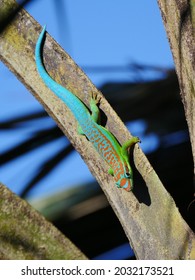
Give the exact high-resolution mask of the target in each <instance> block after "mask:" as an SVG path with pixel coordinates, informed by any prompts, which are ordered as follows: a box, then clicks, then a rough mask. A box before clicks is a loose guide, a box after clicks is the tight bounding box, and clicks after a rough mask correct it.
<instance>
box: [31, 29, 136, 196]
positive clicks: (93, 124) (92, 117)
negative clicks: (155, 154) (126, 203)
mask: <svg viewBox="0 0 195 280" xmlns="http://www.w3.org/2000/svg"><path fill="white" fill-rule="evenodd" d="M45 34H46V26H44V27H43V29H42V31H41V33H40V35H39V37H38V40H37V43H36V47H35V61H36V67H37V71H38V73H39V75H40V77H41V78H42V80H43V82H44V83H45V85H46V86H47V87H48V88H49V89H50V90H51V91H52V92H53V93H54V94H55V95H57V97H58V98H60V99H61V100H62V101H63V102H64V103H65V104H66V106H67V107H68V108H69V109H70V111H71V112H72V114H73V115H74V117H75V119H76V120H77V122H78V133H79V134H81V135H85V136H86V138H87V139H88V140H89V141H90V142H91V143H92V145H93V146H94V148H95V149H96V151H97V152H98V153H99V154H100V156H101V157H102V158H103V160H105V161H106V163H107V164H108V166H109V169H108V173H109V174H110V175H112V176H113V177H114V180H115V184H116V186H117V187H118V188H123V189H125V190H126V191H128V192H129V191H131V190H132V189H133V172H132V168H131V166H130V162H129V152H128V151H129V149H130V147H132V146H133V145H134V144H136V143H138V142H140V139H139V138H138V137H135V136H133V137H131V138H130V140H128V141H126V142H125V143H124V144H123V145H120V143H119V142H118V140H117V139H116V137H115V136H114V135H113V134H112V133H111V132H110V131H109V130H108V129H107V128H105V127H104V126H101V125H100V124H99V114H100V111H99V108H98V105H97V104H98V102H99V101H98V100H97V97H94V96H91V98H90V109H88V107H87V106H86V105H85V104H84V103H83V102H82V101H81V100H80V98H78V97H77V96H76V95H74V94H73V93H72V92H70V91H69V90H68V89H66V88H64V87H63V86H61V85H60V84H58V83H57V82H56V81H55V80H54V79H53V78H52V77H51V76H50V75H49V74H48V72H47V71H46V69H45V66H44V64H43V59H42V52H43V44H44V39H45Z"/></svg>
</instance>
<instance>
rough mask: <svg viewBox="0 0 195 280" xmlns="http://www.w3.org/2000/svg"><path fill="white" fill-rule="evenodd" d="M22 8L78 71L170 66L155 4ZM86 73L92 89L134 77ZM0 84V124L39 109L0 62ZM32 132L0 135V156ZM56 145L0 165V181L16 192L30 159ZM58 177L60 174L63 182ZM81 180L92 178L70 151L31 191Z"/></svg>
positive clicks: (70, 2) (50, 2) (88, 2)
mask: <svg viewBox="0 0 195 280" xmlns="http://www.w3.org/2000/svg"><path fill="white" fill-rule="evenodd" d="M57 3H58V6H57ZM60 3H62V5H61V6H60ZM59 7H60V8H59ZM27 10H28V12H29V13H30V14H31V15H32V16H33V17H34V18H35V19H36V20H37V21H38V22H39V23H40V24H41V25H44V24H47V31H48V32H49V33H50V34H51V36H53V37H54V38H55V39H56V41H58V42H59V43H60V44H61V45H62V46H63V48H64V49H65V50H66V51H67V52H68V53H69V54H70V55H71V57H72V58H73V59H74V60H75V61H76V63H77V64H78V65H79V66H81V68H82V67H84V70H85V66H127V65H128V64H130V63H132V62H134V63H141V64H144V65H154V66H158V67H165V68H167V67H173V61H172V55H171V52H170V49H169V45H168V41H167V38H166V33H165V30H164V27H163V24H162V19H161V15H160V11H159V8H158V5H157V1H156V0H150V1H143V0H142V1H140V0H137V1H129V0H122V1H119V0H118V1H116V0H106V1H105V0H104V1H103V0H102V1H100V0H99V1H92V0H82V1H80V0H65V1H61V0H59V1H55V0H39V1H32V3H31V4H29V5H28V6H27ZM59 11H60V12H59ZM86 69H87V68H86ZM86 73H87V75H88V76H89V77H90V79H91V80H92V82H93V83H94V84H95V85H96V86H100V85H102V84H103V83H104V82H108V81H115V82H116V81H118V82H123V81H125V82H127V81H132V80H133V79H134V78H135V76H134V74H133V75H132V74H131V72H128V71H127V72H114V73H113V72H103V73H95V72H93V73H92V72H86ZM154 77H156V76H155V74H154V73H147V74H146V75H145V76H144V79H151V78H154ZM0 82H1V92H0V103H1V105H2V106H1V108H2V109H1V111H0V120H4V119H8V118H9V117H13V116H17V115H20V114H23V113H25V112H31V111H33V110H38V109H39V108H40V105H39V104H38V102H37V101H36V100H35V98H34V97H32V95H31V94H30V93H29V92H28V91H27V90H26V89H25V87H24V86H23V85H22V84H21V83H20V82H19V81H18V80H17V79H16V78H15V77H14V76H13V74H11V73H10V72H9V70H8V69H7V68H6V67H5V66H3V65H2V63H0ZM2 89H3V90H2ZM51 123H52V120H50V121H48V122H44V123H43V124H42V125H43V127H47V126H48V125H50V124H51ZM131 128H132V130H133V131H132V132H133V133H134V134H135V133H136V132H137V130H138V133H139V130H141V128H140V126H139V125H137V126H136V124H135V123H134V124H132V125H131ZM142 129H144V127H142ZM32 131H33V129H32V128H30V127H28V128H25V129H23V130H22V133H17V134H16V133H15V134H10V133H9V132H0V153H1V151H2V150H4V149H7V148H9V147H10V146H12V145H13V144H14V143H19V142H20V141H21V140H22V139H24V138H25V137H28V136H29V135H30V134H31V133H32ZM134 131H135V132H134ZM140 133H141V131H140ZM136 134H137V133H136ZM60 141H66V140H65V139H64V140H60ZM60 141H59V143H58V142H56V143H53V144H52V145H51V144H50V146H48V147H45V148H44V149H43V150H42V151H37V155H36V153H32V154H30V155H28V156H24V157H21V158H20V159H18V160H17V161H13V162H11V163H10V164H7V165H6V166H4V167H2V168H1V170H0V181H2V182H3V183H5V184H7V186H8V187H10V188H11V189H12V190H13V191H15V192H16V193H17V191H18V186H20V187H22V186H23V184H24V183H25V182H26V180H27V178H28V176H30V175H31V174H33V172H34V171H36V169H37V168H39V161H38V160H37V161H36V162H35V156H36V157H37V158H38V157H39V156H40V157H42V156H43V155H46V154H47V151H48V149H49V150H51V151H52V152H51V153H55V151H57V150H59V149H60V148H61V143H60ZM38 152H39V154H38ZM75 168H76V170H77V172H76V173H75V176H74V178H71V176H70V178H69V177H68V176H67V174H72V172H73V170H75ZM24 169H25V172H24ZM20 174H22V176H20ZM64 176H66V179H65V180H64ZM86 176H87V177H88V179H89V180H92V176H91V175H90V173H89V171H88V169H87V167H86V166H85V164H84V163H83V162H82V160H81V159H80V157H79V155H78V154H77V153H76V152H74V153H73V154H72V155H71V156H70V157H69V158H68V159H67V160H66V164H65V165H64V164H61V165H60V166H58V168H57V169H56V170H54V171H53V172H52V173H51V174H50V175H49V176H48V177H47V178H46V181H45V182H44V184H42V183H40V184H38V185H37V187H36V190H39V193H40V191H41V192H42V193H43V192H48V191H52V189H53V187H54V186H55V187H56V186H59V189H60V188H61V186H64V184H65V181H66V184H67V187H68V186H70V185H73V184H75V183H78V182H85V180H86ZM34 194H35V192H34Z"/></svg>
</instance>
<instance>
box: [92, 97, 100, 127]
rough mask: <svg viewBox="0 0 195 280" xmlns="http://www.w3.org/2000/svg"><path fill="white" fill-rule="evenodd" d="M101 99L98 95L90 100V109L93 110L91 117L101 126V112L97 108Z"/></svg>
mask: <svg viewBox="0 0 195 280" xmlns="http://www.w3.org/2000/svg"><path fill="white" fill-rule="evenodd" d="M99 101H100V98H98V97H97V95H95V94H93V95H92V97H91V100H90V109H91V117H92V119H93V120H94V122H96V123H97V124H100V110H99V108H98V106H97V104H98V103H99Z"/></svg>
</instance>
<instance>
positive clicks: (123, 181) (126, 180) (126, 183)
mask: <svg viewBox="0 0 195 280" xmlns="http://www.w3.org/2000/svg"><path fill="white" fill-rule="evenodd" d="M116 185H117V187H118V188H123V189H125V190H126V191H127V192H130V191H132V189H133V180H132V176H131V174H130V173H127V172H126V173H125V174H123V176H122V177H121V178H120V179H119V180H118V181H117V182H116Z"/></svg>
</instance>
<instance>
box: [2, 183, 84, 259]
mask: <svg viewBox="0 0 195 280" xmlns="http://www.w3.org/2000/svg"><path fill="white" fill-rule="evenodd" d="M0 259H6V260H7V259H10V260H14V259H15V260H16V259H22V260H27V259H31V260H33V259H34V260H38V259H42V260H43V259H44V260H45V259H47V260H49V259H50V260H55V259H56V260H59V259H63V260H70V259H76V260H77V259H86V257H85V256H84V255H83V254H82V253H81V252H80V251H79V250H78V249H77V248H76V247H75V246H74V245H73V244H72V242H71V241H70V240H69V239H68V238H66V237H65V236H63V235H62V234H61V233H60V232H59V231H58V230H57V229H56V228H55V227H54V226H52V224H50V223H49V222H48V221H46V220H45V218H44V217H42V216H41V215H40V214H39V213H38V212H37V211H35V210H34V209H33V208H32V207H31V206H30V205H29V204H28V203H26V202H25V201H24V200H22V199H20V198H19V197H17V196H16V195H14V194H13V193H12V192H11V191H9V190H8V189H7V188H6V187H5V186H3V185H2V184H0Z"/></svg>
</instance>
